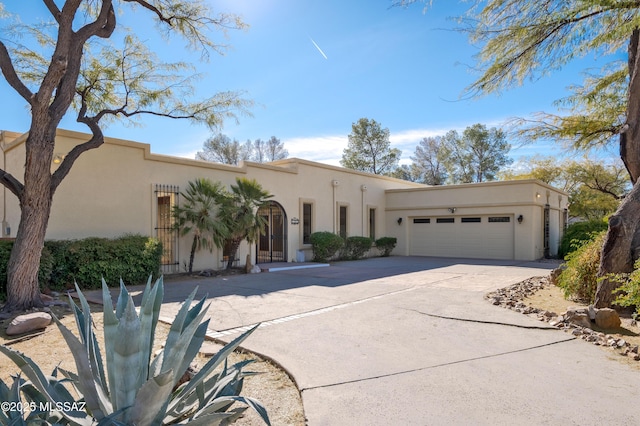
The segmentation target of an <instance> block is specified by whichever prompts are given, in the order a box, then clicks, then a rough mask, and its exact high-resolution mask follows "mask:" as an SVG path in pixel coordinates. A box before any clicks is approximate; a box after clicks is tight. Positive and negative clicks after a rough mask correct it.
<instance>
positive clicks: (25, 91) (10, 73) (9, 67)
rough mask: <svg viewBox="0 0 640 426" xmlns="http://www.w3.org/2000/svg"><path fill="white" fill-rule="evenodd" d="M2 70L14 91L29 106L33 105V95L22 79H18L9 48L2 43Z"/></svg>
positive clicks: (0, 51)
mask: <svg viewBox="0 0 640 426" xmlns="http://www.w3.org/2000/svg"><path fill="white" fill-rule="evenodd" d="M0 70H2V75H4V78H5V79H6V80H7V83H9V85H10V86H11V87H13V89H14V90H15V91H16V92H18V94H19V95H20V96H22V97H23V98H24V99H25V100H26V101H27V102H28V103H29V105H31V104H32V100H33V93H32V92H31V90H29V88H28V87H27V86H25V84H24V83H23V82H22V80H20V77H18V74H17V73H16V70H15V68H14V67H13V63H12V62H11V56H9V52H8V51H7V47H6V46H5V45H4V43H2V42H0Z"/></svg>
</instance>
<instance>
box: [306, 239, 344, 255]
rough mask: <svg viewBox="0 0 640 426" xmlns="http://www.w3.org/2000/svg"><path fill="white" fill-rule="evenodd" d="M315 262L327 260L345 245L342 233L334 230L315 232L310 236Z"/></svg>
mask: <svg viewBox="0 0 640 426" xmlns="http://www.w3.org/2000/svg"><path fill="white" fill-rule="evenodd" d="M309 241H310V242H311V247H312V250H313V261H314V262H327V261H328V260H329V259H331V258H332V257H333V256H334V255H335V254H336V253H337V252H338V250H340V248H341V247H342V246H343V245H344V240H343V239H342V237H341V236H340V235H336V234H334V233H332V232H314V233H313V234H311V236H310V237H309Z"/></svg>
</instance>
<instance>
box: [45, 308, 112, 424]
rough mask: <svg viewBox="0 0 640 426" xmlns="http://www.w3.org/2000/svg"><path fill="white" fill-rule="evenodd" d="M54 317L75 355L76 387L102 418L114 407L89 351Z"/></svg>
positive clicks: (93, 411) (97, 416)
mask: <svg viewBox="0 0 640 426" xmlns="http://www.w3.org/2000/svg"><path fill="white" fill-rule="evenodd" d="M52 317H53V320H54V321H55V323H56V325H57V326H58V329H59V330H60V333H61V334H62V337H63V338H64V340H65V342H66V343H67V346H68V347H69V350H70V351H71V354H72V355H73V359H74V361H75V364H76V369H77V370H78V379H77V382H76V387H77V388H78V390H79V391H80V393H81V395H82V396H83V397H84V399H85V402H86V404H87V409H88V410H89V411H91V413H92V415H93V417H95V418H96V419H97V420H100V419H101V418H102V417H104V416H105V415H106V414H108V413H110V412H112V411H113V408H112V404H111V401H109V398H108V396H107V395H106V394H105V392H104V391H103V389H102V387H101V386H100V384H99V383H98V382H97V380H96V378H95V377H94V371H93V370H92V369H91V363H90V361H89V353H88V352H87V350H86V348H85V347H84V345H83V344H82V342H80V340H78V338H77V337H76V336H75V335H74V334H73V333H72V332H71V331H70V330H69V329H68V328H67V327H65V326H64V325H63V324H62V323H61V322H60V320H59V319H58V318H57V317H56V316H55V315H52ZM95 374H97V372H96V373H95Z"/></svg>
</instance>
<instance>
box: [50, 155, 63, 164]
mask: <svg viewBox="0 0 640 426" xmlns="http://www.w3.org/2000/svg"><path fill="white" fill-rule="evenodd" d="M64 157H66V155H64V154H56V155H55V157H53V164H60V163H62V160H64Z"/></svg>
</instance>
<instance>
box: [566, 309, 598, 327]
mask: <svg viewBox="0 0 640 426" xmlns="http://www.w3.org/2000/svg"><path fill="white" fill-rule="evenodd" d="M564 318H565V321H568V322H570V323H571V324H575V325H577V326H580V327H586V328H589V327H591V320H590V319H589V313H588V311H587V309H586V308H569V309H567V312H566V313H565V314H564Z"/></svg>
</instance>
